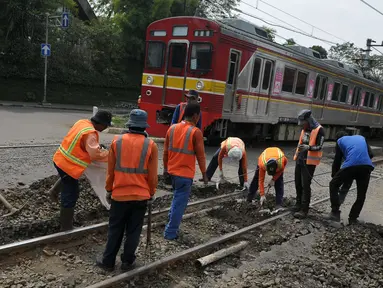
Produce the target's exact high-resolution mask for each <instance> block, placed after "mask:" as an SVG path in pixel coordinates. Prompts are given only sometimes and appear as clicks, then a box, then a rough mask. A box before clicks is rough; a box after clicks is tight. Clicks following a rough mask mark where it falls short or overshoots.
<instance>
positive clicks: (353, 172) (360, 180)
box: [330, 165, 373, 220]
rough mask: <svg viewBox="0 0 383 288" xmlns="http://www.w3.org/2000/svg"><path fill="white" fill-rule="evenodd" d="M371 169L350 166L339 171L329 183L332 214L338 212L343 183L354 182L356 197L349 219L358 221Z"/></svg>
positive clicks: (364, 166)
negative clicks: (340, 189)
mask: <svg viewBox="0 0 383 288" xmlns="http://www.w3.org/2000/svg"><path fill="white" fill-rule="evenodd" d="M372 170H373V168H372V167H371V166H368V165H358V166H351V167H347V168H345V169H340V170H339V171H338V173H336V174H335V176H334V177H333V178H332V180H331V182H330V200H331V210H332V212H339V207H340V204H341V203H340V199H339V188H340V186H341V185H342V184H343V183H352V181H353V180H356V186H357V196H356V201H355V203H354V205H353V206H352V208H351V211H350V214H349V219H351V220H356V219H358V217H359V215H360V212H361V211H362V209H363V205H364V201H365V200H366V193H367V189H368V185H369V183H370V176H371V171H372Z"/></svg>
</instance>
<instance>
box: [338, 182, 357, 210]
mask: <svg viewBox="0 0 383 288" xmlns="http://www.w3.org/2000/svg"><path fill="white" fill-rule="evenodd" d="M352 182H354V180H353V179H348V180H346V181H345V182H344V183H343V185H342V187H340V189H339V201H340V204H341V205H342V204H343V202H344V200H345V199H346V196H347V194H348V191H349V190H350V188H351V186H352Z"/></svg>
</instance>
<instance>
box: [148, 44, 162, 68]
mask: <svg viewBox="0 0 383 288" xmlns="http://www.w3.org/2000/svg"><path fill="white" fill-rule="evenodd" d="M164 51H165V44H164V43H162V42H149V44H148V53H147V55H146V66H147V67H148V68H161V67H162V64H163V60H164Z"/></svg>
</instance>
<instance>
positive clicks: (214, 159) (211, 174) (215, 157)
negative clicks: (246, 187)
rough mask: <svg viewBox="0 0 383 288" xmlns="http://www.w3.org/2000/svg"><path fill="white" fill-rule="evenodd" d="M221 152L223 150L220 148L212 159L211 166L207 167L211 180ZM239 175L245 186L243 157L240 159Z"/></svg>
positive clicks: (208, 176)
mask: <svg viewBox="0 0 383 288" xmlns="http://www.w3.org/2000/svg"><path fill="white" fill-rule="evenodd" d="M219 152H221V148H219V149H218V150H217V152H215V154H214V156H213V158H212V159H211V160H210V163H209V166H208V167H207V170H206V176H207V178H208V179H209V181H210V180H211V178H212V177H213V175H214V173H215V170H217V167H218V155H219ZM238 177H239V184H240V185H241V186H242V187H243V184H244V183H245V177H244V175H243V169H242V159H241V160H239V168H238Z"/></svg>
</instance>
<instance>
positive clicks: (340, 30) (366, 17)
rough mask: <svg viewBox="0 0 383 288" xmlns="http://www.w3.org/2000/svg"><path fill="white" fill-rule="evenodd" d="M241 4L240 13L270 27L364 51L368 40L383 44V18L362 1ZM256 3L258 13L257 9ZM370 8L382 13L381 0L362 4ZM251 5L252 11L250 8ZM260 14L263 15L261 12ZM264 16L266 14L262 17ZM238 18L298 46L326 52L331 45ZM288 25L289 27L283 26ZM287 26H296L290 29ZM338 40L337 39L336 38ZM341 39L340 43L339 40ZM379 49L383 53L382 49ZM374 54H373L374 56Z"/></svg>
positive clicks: (254, 0)
mask: <svg viewBox="0 0 383 288" xmlns="http://www.w3.org/2000/svg"><path fill="white" fill-rule="evenodd" d="M241 1H242V3H241V4H240V6H239V9H240V10H241V11H243V12H245V13H248V14H251V15H252V16H256V17H258V18H262V19H263V20H265V21H267V22H271V23H272V24H277V25H281V26H285V27H288V28H290V29H293V30H299V29H301V30H303V31H304V32H306V33H307V34H310V35H311V33H312V32H313V34H312V35H314V36H315V37H318V38H321V39H325V40H327V41H331V42H336V43H342V42H344V41H342V40H345V41H350V42H353V43H355V45H356V46H357V47H360V48H363V49H365V48H366V40H367V38H371V39H373V40H375V41H376V43H375V44H382V41H383V15H381V14H379V13H378V12H376V11H374V10H373V9H371V8H370V7H368V6H367V5H366V4H364V3H363V2H362V1H361V0H241ZM257 2H258V9H256V6H257ZM365 2H367V3H369V4H370V5H371V6H373V7H375V8H376V9H378V10H379V11H380V12H382V13H383V1H382V0H365ZM246 4H250V5H252V6H254V8H253V7H250V6H249V5H246ZM267 4H270V5H273V6H275V7H277V8H278V9H280V10H282V11H284V12H287V13H289V14H291V15H293V16H295V17H297V18H300V19H302V20H304V21H305V22H307V23H309V24H311V25H313V26H316V27H318V28H320V29H322V30H324V31H326V32H328V33H330V34H332V35H334V36H335V37H334V36H332V35H329V34H327V33H325V32H323V31H320V30H318V29H317V28H314V29H313V27H312V26H310V25H308V24H305V23H303V22H301V21H299V20H297V19H294V18H293V17H291V16H289V15H286V14H284V13H283V12H281V11H278V10H276V9H274V8H273V7H271V6H268V5H267ZM262 11H263V12H262ZM264 12H266V13H267V14H269V15H267V14H265V13H264ZM240 17H241V18H243V19H245V20H248V21H250V22H252V23H254V24H256V25H258V26H264V25H265V26H269V27H272V28H275V29H277V35H280V36H282V37H284V38H294V40H295V41H296V42H297V44H299V45H302V46H306V47H311V46H313V45H320V46H323V47H324V48H326V49H329V48H330V47H331V45H333V44H329V43H326V42H322V41H320V40H317V39H313V38H309V37H306V36H303V35H300V34H297V33H294V32H291V31H288V30H285V29H282V28H280V27H274V26H272V25H268V24H266V23H264V22H262V21H261V20H258V19H255V18H253V17H251V16H246V15H244V14H240ZM273 17H276V18H279V19H280V20H282V21H284V22H285V23H283V22H282V21H280V20H277V19H275V18H273ZM286 23H288V24H286ZM289 24H291V25H293V26H295V28H294V27H291V26H289ZM337 37H339V38H340V39H339V38H337ZM341 39H342V40H341ZM276 41H277V42H279V43H284V42H285V40H284V39H282V38H279V37H277V38H276ZM376 48H378V49H379V50H380V51H381V52H382V53H383V47H381V48H379V47H376ZM377 53H378V52H376V51H374V52H373V53H372V54H377Z"/></svg>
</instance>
